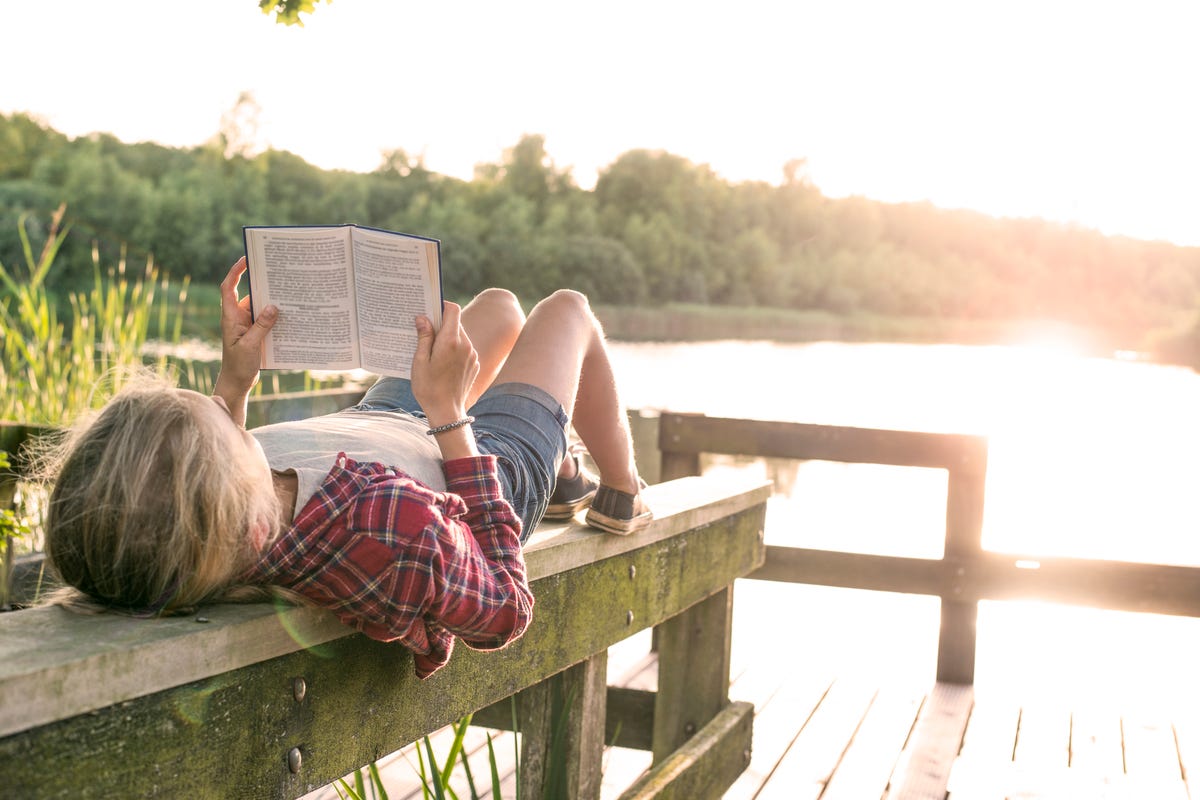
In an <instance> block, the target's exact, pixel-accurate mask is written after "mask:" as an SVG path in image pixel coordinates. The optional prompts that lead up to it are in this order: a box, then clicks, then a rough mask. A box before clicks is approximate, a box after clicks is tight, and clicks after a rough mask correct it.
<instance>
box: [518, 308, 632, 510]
mask: <svg viewBox="0 0 1200 800" xmlns="http://www.w3.org/2000/svg"><path fill="white" fill-rule="evenodd" d="M510 381H518V382H521V383H528V384H532V385H534V386H537V387H539V388H541V389H543V390H544V391H546V392H548V393H549V394H550V395H551V396H552V397H554V398H555V399H556V400H558V402H560V403H561V404H562V406H563V408H564V409H566V410H567V412H568V414H569V415H570V416H571V422H572V424H573V425H574V427H575V432H576V433H578V434H579V438H580V439H582V440H583V443H584V444H585V445H586V446H587V448H588V452H589V453H590V455H591V457H592V460H593V461H594V462H595V463H596V468H597V469H598V470H599V471H600V481H601V483H603V484H604V485H605V486H609V487H612V488H613V489H617V490H619V491H622V492H628V493H630V494H636V493H637V491H638V489H639V484H638V474H637V467H636V465H635V464H634V461H633V442H632V439H631V437H630V434H629V421H628V419H627V418H626V416H625V408H624V407H623V406H622V405H621V400H620V396H619V395H618V393H617V385H616V381H615V380H614V378H613V371H612V363H611V362H610V361H609V357H608V348H607V346H606V344H605V342H604V334H603V331H602V330H601V329H600V323H599V321H598V320H597V319H596V317H595V315H594V314H593V313H592V310H591V306H590V305H588V301H587V298H586V297H584V296H583V295H582V294H579V293H578V292H573V291H569V290H563V291H558V292H555V293H554V294H552V295H551V296H550V297H547V298H546V299H545V300H543V301H542V302H540V303H538V304H537V306H536V307H535V308H534V309H533V311H531V312H530V314H529V319H528V320H526V322H525V327H524V328H523V329H522V331H521V334H520V336H519V337H518V338H517V341H516V344H515V345H513V347H512V351H511V352H510V353H509V354H508V359H507V360H506V361H505V363H504V365H503V367H501V369H500V373H499V375H498V376H497V377H496V382H497V383H508V382H510Z"/></svg>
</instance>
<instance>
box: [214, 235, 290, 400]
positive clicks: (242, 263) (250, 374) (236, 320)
mask: <svg viewBox="0 0 1200 800" xmlns="http://www.w3.org/2000/svg"><path fill="white" fill-rule="evenodd" d="M245 271H246V259H245V257H242V258H240V259H238V261H237V263H236V264H234V265H233V266H232V267H230V268H229V274H227V275H226V276H225V280H223V281H221V372H220V375H219V376H218V377H217V382H218V384H221V386H220V387H219V389H218V394H222V395H224V394H225V393H226V392H233V393H239V392H240V393H249V391H250V389H252V388H253V387H254V384H255V383H256V382H257V381H258V370H259V366H260V365H261V364H262V346H263V340H264V339H265V338H266V336H267V333H268V332H269V331H270V330H271V328H272V327H273V326H274V325H275V321H276V320H277V319H278V318H279V309H278V308H276V307H275V306H266V307H265V308H262V309H260V310H259V312H258V317H257V319H253V320H252V319H251V316H250V296H249V295H247V296H246V297H243V298H241V299H238V282H239V281H240V280H241V278H242V273H244V272H245ZM222 390H224V391H222ZM226 399H227V400H228V399H229V398H228V397H227V398H226Z"/></svg>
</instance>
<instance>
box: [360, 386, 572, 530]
mask: <svg viewBox="0 0 1200 800" xmlns="http://www.w3.org/2000/svg"><path fill="white" fill-rule="evenodd" d="M354 408H355V409H358V410H363V411H403V412H406V413H409V414H412V415H413V416H415V417H420V418H422V419H424V417H425V413H424V412H423V411H422V410H421V405H420V404H419V403H418V402H417V400H416V397H414V396H413V392H412V382H411V381H409V380H407V379H405V378H387V377H384V378H380V379H379V380H378V381H376V382H375V385H374V386H372V387H371V388H370V389H368V390H367V392H366V394H364V395H363V399H362V401H361V402H359V404H358V405H356V406H354ZM467 413H468V414H470V415H471V416H473V417H475V423H474V424H473V425H472V426H471V429H472V430H473V431H474V432H475V442H476V445H477V446H478V447H479V452H481V453H487V454H491V455H494V456H496V462H497V466H498V471H499V473H500V486H501V488H502V489H503V491H504V496H505V498H507V499H508V502H510V503H512V506H513V508H514V509H515V510H516V512H517V515H518V516H519V517H520V518H521V541H522V542H524V541H525V540H527V539H528V538H529V535H530V534H531V533H533V529H534V528H535V527H537V524H538V522H540V521H541V519H542V515H543V514H544V513H546V505H547V503H548V502H549V500H550V492H551V491H553V490H554V481H555V476H556V475H557V474H558V468H559V465H560V464H561V463H562V460H563V458H565V457H566V454H567V414H566V412H565V411H564V410H563V407H562V405H561V404H560V403H559V402H558V401H557V400H555V399H554V398H553V397H551V396H550V395H549V394H548V393H547V392H545V391H543V390H541V389H539V388H538V387H536V386H533V385H530V384H527V383H503V384H500V385H498V386H492V387H490V388H489V389H488V390H487V391H486V392H484V393H483V396H482V397H480V398H479V400H478V401H476V403H475V405H473V406H471V408H470V409H468V411H467Z"/></svg>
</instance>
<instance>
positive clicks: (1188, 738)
mask: <svg viewBox="0 0 1200 800" xmlns="http://www.w3.org/2000/svg"><path fill="white" fill-rule="evenodd" d="M1175 742H1176V744H1178V746H1179V763H1180V766H1181V767H1182V768H1183V779H1184V784H1185V785H1186V786H1187V789H1188V794H1189V796H1190V797H1192V798H1200V719H1198V718H1197V717H1196V716H1195V715H1194V713H1186V714H1184V715H1183V716H1182V717H1181V718H1180V719H1177V720H1176V721H1175Z"/></svg>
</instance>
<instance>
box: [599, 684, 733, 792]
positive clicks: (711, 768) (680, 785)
mask: <svg viewBox="0 0 1200 800" xmlns="http://www.w3.org/2000/svg"><path fill="white" fill-rule="evenodd" d="M753 733H754V706H753V705H752V704H750V703H741V702H735V703H730V704H729V705H728V706H726V707H725V710H724V711H722V712H721V713H719V714H717V716H715V717H714V718H713V719H712V721H711V722H709V723H708V724H707V725H705V726H704V727H703V728H702V729H700V730H699V731H698V732H697V733H696V735H695V736H693V737H692V738H691V739H690V740H688V742H687V743H686V744H684V745H683V746H682V747H680V748H679V749H678V750H676V751H675V752H674V753H672V754H671V755H670V756H669V757H667V758H666V759H664V760H662V761H660V762H659V763H658V764H656V765H655V766H654V767H652V768H651V769H650V771H649V772H647V773H646V774H645V775H643V776H642V777H641V778H640V779H639V780H638V781H637V782H636V783H634V784H633V786H631V787H630V788H629V789H628V791H626V792H625V793H624V794H622V795H621V800H673V799H674V798H678V800H709V798H711V799H712V800H717V798H720V797H721V796H722V795H723V794H725V790H726V789H728V788H729V787H730V786H732V785H733V782H734V781H735V780H737V776H738V775H740V774H741V773H742V771H743V770H744V769H745V768H746V765H747V764H749V763H750V752H751V747H752V744H753V742H752V737H753Z"/></svg>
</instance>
